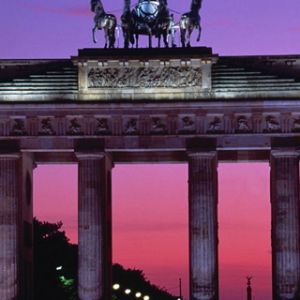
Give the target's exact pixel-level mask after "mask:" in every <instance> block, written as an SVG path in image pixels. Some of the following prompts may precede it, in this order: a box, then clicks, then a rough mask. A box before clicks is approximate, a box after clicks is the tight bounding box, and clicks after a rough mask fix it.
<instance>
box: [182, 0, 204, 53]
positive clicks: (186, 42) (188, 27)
mask: <svg viewBox="0 0 300 300" xmlns="http://www.w3.org/2000/svg"><path fill="white" fill-rule="evenodd" d="M201 4H202V0H192V4H191V10H190V11H189V12H187V13H185V14H183V15H182V16H181V18H180V21H179V27H180V36H181V45H182V47H186V46H187V47H190V46H191V35H192V32H193V30H194V29H198V36H197V42H199V41H200V37H201V25H200V15H199V10H200V8H201Z"/></svg>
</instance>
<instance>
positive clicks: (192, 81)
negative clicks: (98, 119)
mask: <svg viewBox="0 0 300 300" xmlns="http://www.w3.org/2000/svg"><path fill="white" fill-rule="evenodd" d="M201 85H202V71H201V68H199V67H198V68H193V67H189V66H181V67H165V66H164V67H136V68H134V67H126V68H91V69H90V70H89V72H88V87H89V88H187V87H195V86H197V87H201Z"/></svg>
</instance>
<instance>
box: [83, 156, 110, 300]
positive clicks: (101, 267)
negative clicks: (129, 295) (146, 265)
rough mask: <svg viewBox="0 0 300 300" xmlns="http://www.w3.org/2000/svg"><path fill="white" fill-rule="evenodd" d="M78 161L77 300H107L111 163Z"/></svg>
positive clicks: (90, 158)
mask: <svg viewBox="0 0 300 300" xmlns="http://www.w3.org/2000/svg"><path fill="white" fill-rule="evenodd" d="M77 157H78V161H79V197H78V202H79V205H78V209H79V211H78V213H79V216H78V218H79V219H78V223H79V261H78V293H79V299H80V300H108V299H111V264H112V245H111V162H110V160H109V159H108V157H107V155H106V154H104V153H103V154H102V153H100V154H77Z"/></svg>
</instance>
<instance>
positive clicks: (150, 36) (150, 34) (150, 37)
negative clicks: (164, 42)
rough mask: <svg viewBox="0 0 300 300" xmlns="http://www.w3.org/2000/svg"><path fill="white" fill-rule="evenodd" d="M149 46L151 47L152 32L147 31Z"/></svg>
mask: <svg viewBox="0 0 300 300" xmlns="http://www.w3.org/2000/svg"><path fill="white" fill-rule="evenodd" d="M149 48H150V49H151V48H152V33H151V32H149Z"/></svg>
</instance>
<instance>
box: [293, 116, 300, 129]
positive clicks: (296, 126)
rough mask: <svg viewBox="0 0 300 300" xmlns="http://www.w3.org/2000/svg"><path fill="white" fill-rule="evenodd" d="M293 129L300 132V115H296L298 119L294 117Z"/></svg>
mask: <svg viewBox="0 0 300 300" xmlns="http://www.w3.org/2000/svg"><path fill="white" fill-rule="evenodd" d="M293 131H294V132H300V116H299V117H298V119H294V124H293Z"/></svg>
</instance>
